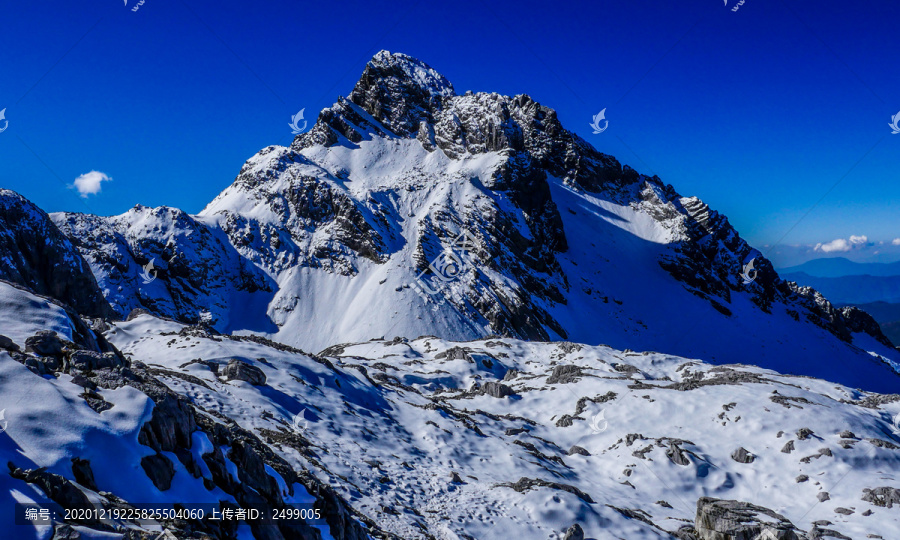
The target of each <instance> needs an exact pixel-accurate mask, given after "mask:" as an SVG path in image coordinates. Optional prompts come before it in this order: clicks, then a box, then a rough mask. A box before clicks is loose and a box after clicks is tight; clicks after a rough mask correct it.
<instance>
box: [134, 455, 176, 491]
mask: <svg viewBox="0 0 900 540" xmlns="http://www.w3.org/2000/svg"><path fill="white" fill-rule="evenodd" d="M141 468H142V469H144V472H145V473H146V474H147V477H148V478H150V481H151V482H153V485H154V486H156V489H158V490H160V491H166V490H167V489H169V488H170V487H172V478H174V477H175V465H173V464H172V461H171V460H170V459H169V458H167V457H166V456H165V455H163V454H159V453H157V454H153V455H151V456H144V457H142V458H141Z"/></svg>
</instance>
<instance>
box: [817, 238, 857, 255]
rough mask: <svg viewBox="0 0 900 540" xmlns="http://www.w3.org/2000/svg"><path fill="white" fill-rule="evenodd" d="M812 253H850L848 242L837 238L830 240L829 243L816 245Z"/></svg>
mask: <svg viewBox="0 0 900 540" xmlns="http://www.w3.org/2000/svg"><path fill="white" fill-rule="evenodd" d="M814 251H824V252H825V253H832V252H835V251H850V242H848V241H846V240H844V239H843V238H838V239H836V240H832V241H831V242H826V243H825V244H821V243H820V244H816V247H815V250H814Z"/></svg>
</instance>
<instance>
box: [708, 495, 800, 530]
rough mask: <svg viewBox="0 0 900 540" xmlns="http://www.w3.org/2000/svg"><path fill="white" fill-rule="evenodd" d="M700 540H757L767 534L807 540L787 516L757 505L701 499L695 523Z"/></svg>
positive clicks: (709, 498) (710, 498)
mask: <svg viewBox="0 0 900 540" xmlns="http://www.w3.org/2000/svg"><path fill="white" fill-rule="evenodd" d="M694 528H695V530H696V533H697V537H698V538H699V539H700V540H757V539H758V538H760V535H762V534H765V533H766V532H769V533H771V534H772V535H773V536H774V538H775V539H776V540H807V536H806V535H805V534H804V533H803V531H800V530H798V529H796V528H795V527H794V526H793V524H791V522H790V521H788V519H787V518H785V517H784V516H782V515H780V514H777V513H775V512H773V511H772V510H769V509H768V508H763V507H761V506H756V505H754V504H750V503H745V502H740V501H730V500H723V499H714V498H712V497H702V498H700V500H698V501H697V518H696V520H695V523H694Z"/></svg>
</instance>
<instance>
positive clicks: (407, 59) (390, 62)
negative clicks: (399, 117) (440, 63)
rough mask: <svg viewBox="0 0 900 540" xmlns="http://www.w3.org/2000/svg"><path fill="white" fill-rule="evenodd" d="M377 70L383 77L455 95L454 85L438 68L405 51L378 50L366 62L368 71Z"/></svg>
mask: <svg viewBox="0 0 900 540" xmlns="http://www.w3.org/2000/svg"><path fill="white" fill-rule="evenodd" d="M369 70H372V72H377V73H378V75H380V76H381V77H382V78H386V79H387V78H396V79H397V80H398V81H402V82H404V83H412V84H414V85H416V86H418V87H419V88H420V89H422V90H423V91H425V92H427V93H429V94H431V95H433V96H442V97H451V96H455V95H456V92H455V91H454V90H453V85H452V84H450V81H449V80H447V78H446V77H444V76H443V75H441V74H440V73H439V72H438V71H437V70H436V69H434V68H433V67H431V66H429V65H428V64H426V63H425V62H423V61H421V60H419V59H418V58H413V57H412V56H409V55H407V54H403V53H392V52H390V51H385V50H382V51H378V52H377V53H375V56H373V57H372V59H371V60H369V62H368V64H366V71H369Z"/></svg>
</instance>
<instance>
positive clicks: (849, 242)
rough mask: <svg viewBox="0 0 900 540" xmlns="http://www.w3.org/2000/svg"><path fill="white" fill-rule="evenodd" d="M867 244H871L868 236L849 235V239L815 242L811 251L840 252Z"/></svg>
mask: <svg viewBox="0 0 900 540" xmlns="http://www.w3.org/2000/svg"><path fill="white" fill-rule="evenodd" d="M898 240H900V238H898ZM868 245H871V244H869V237H868V236H866V235H864V234H862V235H859V236H857V235H850V238H849V239H845V238H835V239H834V240H832V241H831V242H826V243H824V244H822V243H819V244H816V247H814V248H813V251H821V252H823V253H840V252H845V251H850V250H851V249H855V248H862V247H865V246H868ZM898 245H900V244H898Z"/></svg>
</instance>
